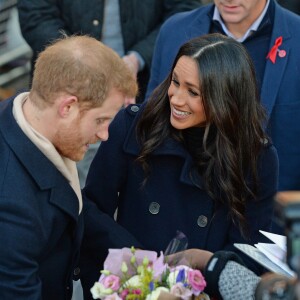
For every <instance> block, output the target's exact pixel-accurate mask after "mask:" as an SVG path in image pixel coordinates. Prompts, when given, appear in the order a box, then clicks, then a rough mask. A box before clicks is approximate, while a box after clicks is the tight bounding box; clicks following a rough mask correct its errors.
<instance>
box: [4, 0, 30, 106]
mask: <svg viewBox="0 0 300 300" xmlns="http://www.w3.org/2000/svg"><path fill="white" fill-rule="evenodd" d="M30 58H31V49H30V47H29V46H28V45H27V43H26V42H25V41H24V39H23V37H22V35H21V32H20V27H19V20H18V11H17V0H8V1H7V0H6V1H4V0H0V100H1V99H6V98H8V97H10V96H12V95H14V94H15V93H16V92H17V91H18V90H21V89H24V88H28V86H29V71H30Z"/></svg>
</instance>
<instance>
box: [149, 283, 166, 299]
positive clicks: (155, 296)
mask: <svg viewBox="0 0 300 300" xmlns="http://www.w3.org/2000/svg"><path fill="white" fill-rule="evenodd" d="M160 292H166V293H168V292H169V289H167V288H166V287H163V286H161V287H158V288H156V289H155V290H154V291H153V292H152V293H151V294H149V295H147V297H146V300H157V299H158V297H159V294H160Z"/></svg>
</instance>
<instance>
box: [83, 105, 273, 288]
mask: <svg viewBox="0 0 300 300" xmlns="http://www.w3.org/2000/svg"><path fill="white" fill-rule="evenodd" d="M134 107H135V108H136V107H137V106H134ZM135 115H136V113H135V112H134V109H133V111H132V110H131V108H130V107H129V108H127V109H126V110H123V111H121V112H120V113H119V114H118V115H117V116H116V118H115V119H114V121H113V122H112V124H111V126H110V137H109V139H108V141H107V142H103V143H101V146H100V148H99V151H98V153H97V155H96V157H95V159H94V161H93V163H92V165H91V168H90V171H89V174H88V177H87V183H86V187H85V188H84V190H83V194H84V197H85V199H86V201H88V202H91V201H93V202H94V205H95V207H94V209H95V210H96V207H98V209H99V210H101V211H102V213H103V214H104V215H106V217H107V219H110V221H108V222H107V221H105V224H107V225H106V230H107V231H108V232H114V236H113V237H112V239H106V238H105V242H102V245H103V247H102V249H100V248H98V252H97V253H96V255H94V257H92V255H93V254H92V253H93V251H83V258H84V259H85V265H84V266H83V268H84V269H85V270H84V271H83V273H82V275H83V276H84V277H83V278H82V282H83V283H84V286H86V290H88V289H89V288H90V287H91V284H92V283H93V281H95V280H96V279H97V277H98V276H99V269H101V267H102V266H101V261H100V257H102V258H104V257H105V255H106V254H107V248H108V247H110V248H119V247H120V245H122V243H123V247H124V246H129V247H130V246H132V245H133V246H135V247H142V248H143V249H148V250H155V251H164V250H165V249H166V247H167V245H168V243H169V241H170V240H171V239H172V238H173V237H174V236H175V234H176V230H180V231H182V232H183V233H185V234H186V236H187V237H188V240H189V248H200V249H206V250H209V251H212V252H215V251H217V250H224V249H226V250H232V251H237V252H238V253H239V254H241V253H240V252H239V251H238V250H236V249H235V248H234V247H233V243H250V244H254V243H256V242H258V241H262V240H263V237H262V235H261V234H260V233H259V231H258V230H259V229H264V230H266V231H269V230H270V225H271V217H272V212H273V196H274V194H275V193H276V189H277V179H278V160H277V154H276V150H275V148H274V147H273V146H272V145H266V146H265V147H264V148H263V151H262V153H261V155H260V158H259V162H258V176H259V182H260V193H259V195H258V199H257V201H249V202H248V203H247V205H246V219H247V222H248V224H249V240H246V239H245V238H243V237H242V235H241V233H240V231H239V228H238V226H236V225H234V223H233V222H232V220H231V219H230V218H229V217H228V212H229V207H228V206H227V205H219V207H218V208H216V207H215V206H214V201H213V200H212V199H211V198H210V197H209V196H208V194H207V192H206V190H205V189H204V187H203V184H202V182H203V181H202V178H201V177H199V175H198V178H197V181H198V182H197V184H199V186H197V185H196V184H195V182H193V181H192V180H191V178H190V172H191V170H192V165H193V161H192V157H191V156H190V155H189V153H188V152H187V150H186V149H185V147H184V146H183V145H182V144H181V143H179V142H178V141H175V140H173V139H169V140H167V141H165V142H164V143H163V144H162V145H161V146H160V147H158V148H157V149H156V150H155V152H154V153H153V155H152V157H151V161H150V163H151V165H150V167H151V173H150V177H149V178H148V181H147V183H146V185H145V186H144V187H142V182H143V180H144V172H143V171H142V169H141V166H140V165H139V164H138V163H137V162H136V161H135V159H136V158H137V155H138V153H139V151H140V146H139V144H138V143H137V139H136V133H135V122H136V121H137V117H135ZM88 199H89V200H88ZM116 208H118V219H117V222H118V223H116V222H114V221H113V216H114V213H115V210H116ZM85 221H86V222H85V225H86V227H87V228H95V227H97V221H95V220H85ZM99 222H100V220H99ZM102 228H103V229H104V226H103V227H102ZM103 231H104V230H103ZM129 233H130V234H129ZM106 236H107V235H106ZM103 237H105V234H103V233H102V235H100V234H99V235H98V238H97V242H98V243H99V244H100V243H101V241H103ZM90 240H91V243H96V242H95V241H94V239H90ZM89 243H90V241H88V240H87V241H86V243H85V244H84V246H86V245H88V244H89ZM105 246H106V249H105ZM95 249H97V247H95ZM85 250H89V249H85ZM100 250H101V251H100ZM95 256H96V258H95ZM89 259H90V261H89V262H88V260H89ZM102 262H103V261H102ZM245 262H246V264H247V266H248V267H250V268H251V269H253V270H254V271H256V272H258V273H259V272H260V271H261V270H260V269H259V268H258V266H257V265H256V264H255V263H254V261H252V259H247V258H245ZM97 264H99V265H98V266H97ZM93 269H94V270H93ZM93 272H94V273H93ZM92 273H93V274H92ZM92 276H94V278H92V279H89V278H90V277H92ZM89 280H90V281H89Z"/></svg>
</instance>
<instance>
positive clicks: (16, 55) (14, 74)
mask: <svg viewBox="0 0 300 300" xmlns="http://www.w3.org/2000/svg"><path fill="white" fill-rule="evenodd" d="M183 1H184V0H183ZM277 1H278V2H279V3H280V4H281V5H282V6H284V7H286V8H288V9H290V10H292V11H294V12H295V13H298V14H300V0H277ZM209 2H212V0H202V3H203V4H206V3H209ZM31 56H32V52H31V49H30V47H29V46H28V45H27V43H26V42H25V40H24V39H23V37H22V35H21V32H20V26H19V20H18V10H17V0H0V101H1V100H3V99H6V98H8V97H10V96H12V95H14V94H15V93H16V92H18V91H20V90H24V89H25V90H26V89H28V88H29V81H30V76H29V73H30V59H31Z"/></svg>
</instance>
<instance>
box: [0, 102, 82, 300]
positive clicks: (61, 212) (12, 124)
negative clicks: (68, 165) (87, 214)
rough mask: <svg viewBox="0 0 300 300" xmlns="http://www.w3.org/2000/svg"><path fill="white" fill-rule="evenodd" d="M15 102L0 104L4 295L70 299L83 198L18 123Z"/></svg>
mask: <svg viewBox="0 0 300 300" xmlns="http://www.w3.org/2000/svg"><path fill="white" fill-rule="evenodd" d="M12 103H13V102H12V100H11V99H10V100H7V101H4V102H1V103H0V245H1V247H0V299H1V300H12V299H20V300H21V299H28V300H35V299H43V300H46V299H49V300H53V299H55V300H65V299H70V298H71V295H72V278H73V270H74V268H75V267H76V265H77V260H78V256H79V246H80V243H81V239H82V232H83V220H82V217H79V216H78V211H79V205H78V199H77V196H76V194H75V192H74V191H73V189H72V188H71V186H70V184H69V183H68V181H67V180H66V179H65V177H64V176H63V175H62V174H61V173H60V172H59V171H58V170H57V169H56V167H55V166H54V165H53V164H52V163H51V162H50V161H49V160H48V159H47V158H46V157H45V156H44V155H43V154H42V153H41V152H40V150H39V149H38V148H37V147H36V146H35V145H34V144H33V143H32V142H31V141H30V140H29V139H28V138H27V136H26V135H25V134H24V133H23V131H22V130H21V129H20V127H19V126H18V125H17V123H16V121H15V119H14V117H13V115H12ZM76 272H77V273H78V269H77V270H76Z"/></svg>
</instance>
